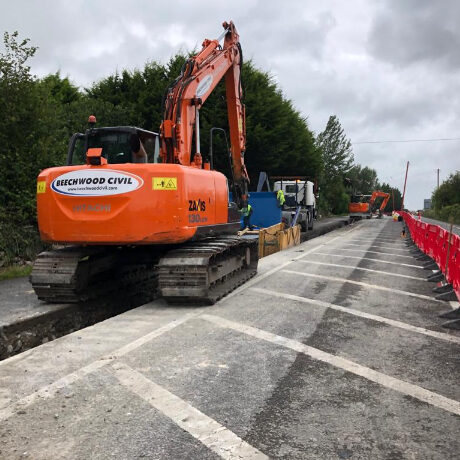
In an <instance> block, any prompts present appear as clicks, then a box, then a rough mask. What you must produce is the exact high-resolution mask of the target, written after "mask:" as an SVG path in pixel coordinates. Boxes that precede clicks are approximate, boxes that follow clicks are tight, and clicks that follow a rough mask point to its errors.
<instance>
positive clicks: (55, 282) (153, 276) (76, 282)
mask: <svg viewBox="0 0 460 460" xmlns="http://www.w3.org/2000/svg"><path fill="white" fill-rule="evenodd" d="M158 259H159V256H158V255H157V253H155V252H153V251H151V250H148V249H147V250H143V251H141V249H140V248H116V247H113V248H108V247H107V246H106V247H97V246H95V247H78V246H75V247H65V248H62V249H56V250H51V251H46V252H42V253H41V254H39V256H38V257H37V259H36V261H35V263H34V266H33V269H32V273H31V275H30V281H31V283H32V287H33V288H34V290H35V293H36V294H37V297H38V298H39V299H40V300H44V301H46V302H50V303H78V302H83V301H87V300H90V299H96V298H101V297H103V296H106V295H109V294H111V293H115V292H118V291H123V292H127V291H129V294H130V295H134V294H136V293H137V292H139V293H142V291H145V290H146V289H148V290H150V291H155V292H156V290H157V285H158V275H157V272H156V268H155V267H156V264H157V262H158Z"/></svg>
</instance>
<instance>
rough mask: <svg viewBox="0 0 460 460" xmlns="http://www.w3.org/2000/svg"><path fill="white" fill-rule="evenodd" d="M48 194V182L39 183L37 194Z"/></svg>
mask: <svg viewBox="0 0 460 460" xmlns="http://www.w3.org/2000/svg"><path fill="white" fill-rule="evenodd" d="M45 192H46V182H45V181H41V180H39V181H38V182H37V193H45Z"/></svg>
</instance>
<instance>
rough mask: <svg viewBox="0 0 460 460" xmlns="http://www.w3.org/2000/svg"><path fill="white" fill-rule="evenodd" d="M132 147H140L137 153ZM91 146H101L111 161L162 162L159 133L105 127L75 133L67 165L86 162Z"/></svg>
mask: <svg viewBox="0 0 460 460" xmlns="http://www.w3.org/2000/svg"><path fill="white" fill-rule="evenodd" d="M133 146H137V147H136V148H137V150H138V152H134V151H133V148H134V147H133ZM140 146H142V147H143V149H142V151H140V150H139V149H140ZM90 148H102V156H103V157H104V158H105V159H106V160H107V163H108V164H122V163H147V162H148V163H157V162H158V161H159V144H158V135H157V134H156V133H151V132H150V131H144V130H141V129H139V128H131V127H126V128H113V129H110V128H102V129H92V130H88V131H87V132H86V134H74V135H73V136H72V139H71V141H70V144H69V153H68V158H67V164H69V165H83V164H85V163H86V152H87V150H88V149H90Z"/></svg>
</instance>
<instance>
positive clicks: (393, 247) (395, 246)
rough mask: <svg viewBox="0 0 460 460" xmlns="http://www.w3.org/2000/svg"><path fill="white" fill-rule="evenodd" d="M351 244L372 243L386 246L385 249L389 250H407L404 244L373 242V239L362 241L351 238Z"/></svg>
mask: <svg viewBox="0 0 460 460" xmlns="http://www.w3.org/2000/svg"><path fill="white" fill-rule="evenodd" d="M350 241H351V242H354V243H361V244H363V243H369V244H370V243H374V244H375V245H377V246H386V247H390V248H391V249H398V248H401V249H407V246H406V245H405V244H398V243H392V242H390V241H378V240H375V239H372V240H366V239H362V238H352V239H350Z"/></svg>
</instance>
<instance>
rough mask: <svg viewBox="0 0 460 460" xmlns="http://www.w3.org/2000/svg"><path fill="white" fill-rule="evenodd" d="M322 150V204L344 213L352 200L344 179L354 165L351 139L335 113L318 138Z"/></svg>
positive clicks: (326, 209)
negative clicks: (346, 134)
mask: <svg viewBox="0 0 460 460" xmlns="http://www.w3.org/2000/svg"><path fill="white" fill-rule="evenodd" d="M316 146H317V148H318V149H319V150H320V151H321V154H322V159H323V164H324V170H323V174H322V177H321V181H320V184H321V190H322V197H321V201H320V204H321V206H322V207H323V209H324V210H325V211H326V212H331V213H333V214H342V213H344V212H346V211H347V209H348V208H347V206H348V202H349V201H350V198H349V195H348V194H347V192H346V190H345V186H344V179H345V177H346V176H347V174H348V173H349V172H350V170H351V168H352V167H353V159H354V157H353V150H352V147H351V141H350V140H349V139H347V137H346V136H345V133H344V130H343V128H342V126H341V124H340V122H339V119H338V118H337V117H336V116H335V115H331V116H330V117H329V120H328V122H327V125H326V128H325V129H324V131H323V132H321V133H320V134H318V137H317V138H316Z"/></svg>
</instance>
